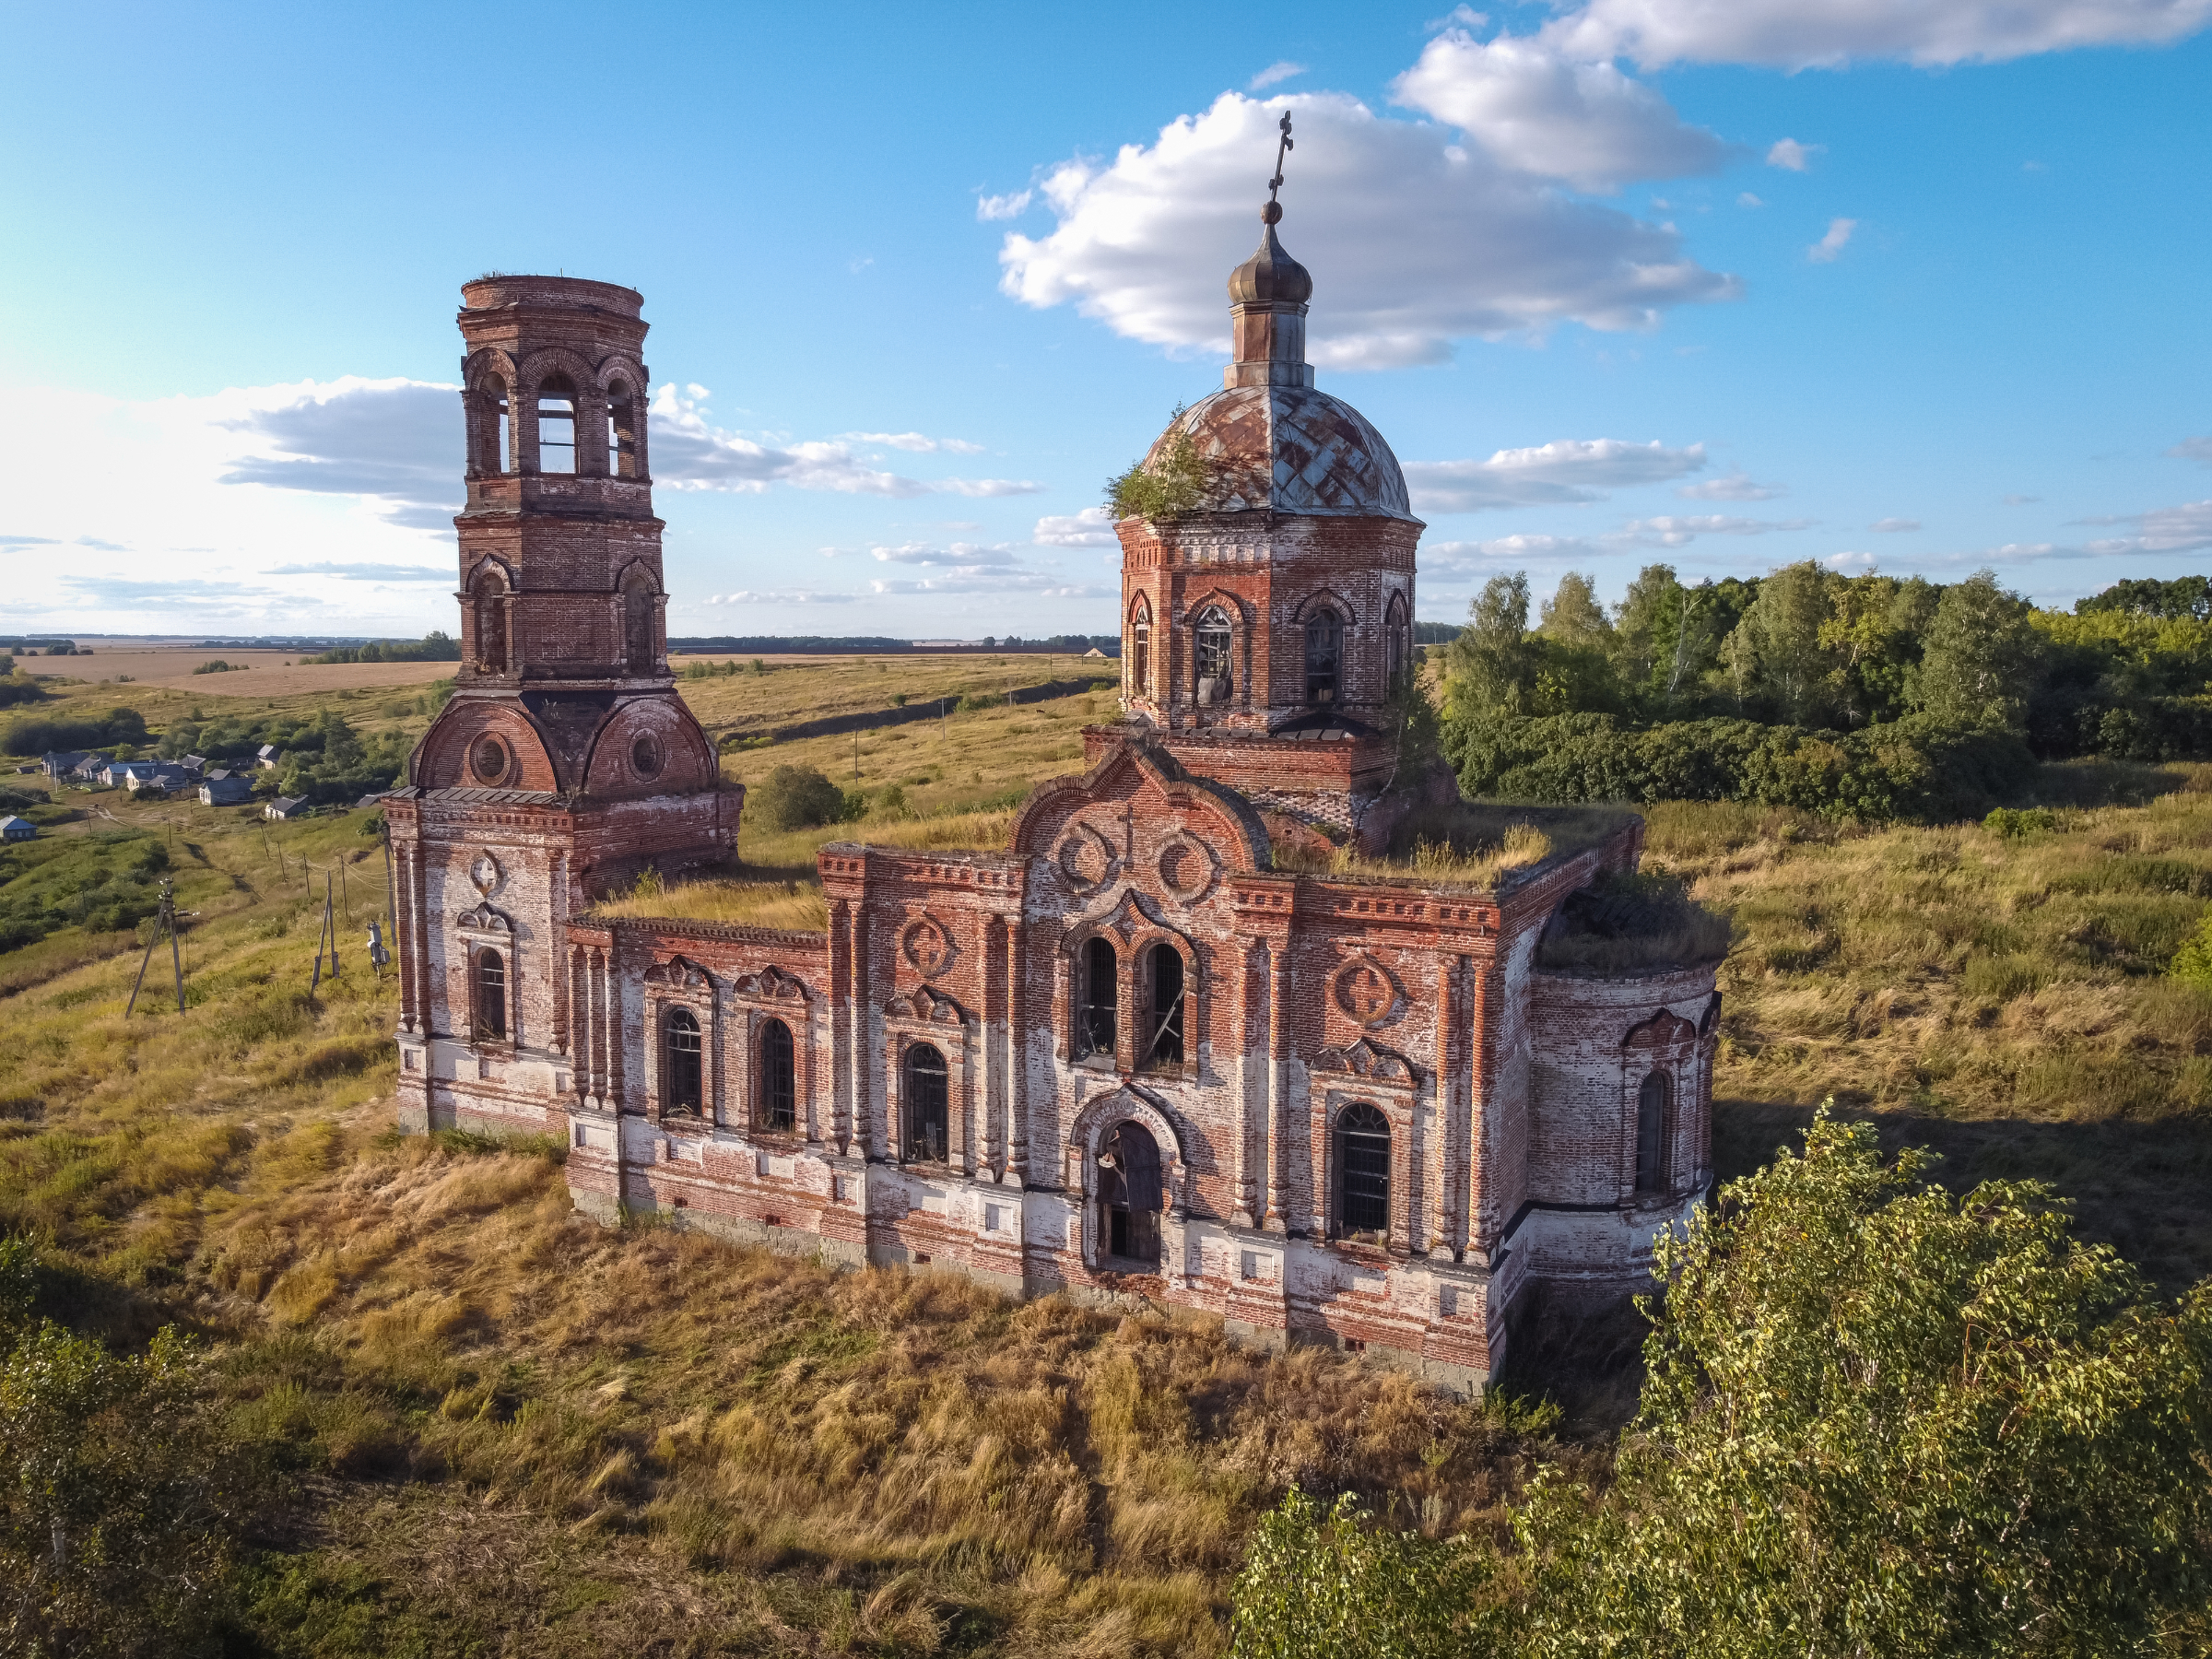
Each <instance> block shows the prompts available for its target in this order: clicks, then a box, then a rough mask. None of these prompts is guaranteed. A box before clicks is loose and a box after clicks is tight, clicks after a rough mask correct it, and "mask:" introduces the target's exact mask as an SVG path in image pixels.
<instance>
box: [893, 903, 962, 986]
mask: <svg viewBox="0 0 2212 1659" xmlns="http://www.w3.org/2000/svg"><path fill="white" fill-rule="evenodd" d="M901 944H902V947H903V948H904V950H905V952H906V959H907V960H908V961H910V962H912V964H913V965H914V971H916V972H917V973H919V974H921V975H922V977H923V978H924V979H935V978H936V977H937V975H938V974H940V973H942V972H944V971H945V970H946V969H947V968H949V967H951V966H952V936H951V935H949V934H947V932H946V931H945V924H943V923H941V922H939V921H938V920H937V919H936V918H935V916H924V917H922V918H921V919H920V920H919V921H916V922H913V923H911V924H908V926H907V930H906V936H905V938H904V939H903V940H902V941H901Z"/></svg>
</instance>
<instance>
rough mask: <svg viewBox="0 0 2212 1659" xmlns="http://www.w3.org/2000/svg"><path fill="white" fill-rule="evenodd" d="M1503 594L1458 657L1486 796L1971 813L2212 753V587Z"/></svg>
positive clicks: (1476, 606) (1478, 616) (1484, 607)
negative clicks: (2030, 595)
mask: <svg viewBox="0 0 2212 1659" xmlns="http://www.w3.org/2000/svg"><path fill="white" fill-rule="evenodd" d="M1529 609H1530V595H1529V585H1528V579H1527V577H1526V575H1525V574H1521V573H1515V574H1512V575H1500V576H1496V577H1493V578H1492V579H1491V580H1490V581H1489V582H1488V584H1486V585H1485V587H1484V588H1483V590H1482V592H1481V594H1479V595H1477V598H1476V599H1475V601H1474V603H1473V605H1472V606H1470V608H1469V614H1468V620H1467V624H1466V626H1465V628H1464V629H1461V630H1460V631H1459V633H1458V634H1457V635H1456V637H1455V638H1453V640H1452V641H1450V642H1449V643H1448V644H1447V645H1446V646H1445V647H1444V651H1443V665H1444V672H1443V684H1444V691H1445V698H1444V712H1443V720H1442V732H1441V744H1442V747H1443V751H1444V753H1445V754H1446V756H1447V757H1448V758H1449V759H1450V760H1451V761H1452V764H1453V767H1454V769H1455V770H1456V771H1457V772H1458V774H1459V777H1460V781H1461V784H1462V787H1464V788H1465V789H1466V790H1467V791H1468V793H1470V794H1488V795H1501V796H1505V797H1508V798H1519V799H1528V800H1539V801H1584V800H1589V801H1600V800H1605V801H1618V800H1629V801H1653V800H1722V799H1726V800H1739V801H1747V802H1753V803H1758V804H1763V805H1771V806H1801V807H1805V808H1807V809H1809V810H1815V811H1820V812H1826V813H1830V814H1831V815H1835V816H1843V817H1856V818H1923V819H1932V818H1959V817H1961V816H1966V815H1969V814H1979V813H1981V812H1983V811H1986V810H1988V809H1989V808H1990V807H1991V806H1995V805H1999V804H2001V803H2003V802H2005V801H2006V800H2008V799H2011V798H2014V797H2017V796H2018V795H2019V794H2020V793H2021V792H2022V791H2023V790H2024V789H2025V788H2027V786H2028V785H2029V783H2030V781H2031V779H2032V777H2033V775H2034V768H2035V765H2036V763H2037V762H2038V761H2040V760H2063V759H2073V758H2076V757H2080V756H2091V755H2094V756H2102V757H2106V758H2109V759H2122V760H2147V761H2159V760H2175V759H2206V758H2212V583H2207V582H2206V579H2205V578H2204V577H2201V576H2191V577H2183V578H2181V579H2179V580H2177V581H2172V582H2158V581H2129V582H2120V583H2117V584H2115V585H2114V586H2112V587H2111V588H2108V589H2106V590H2105V591H2104V592H2103V593H2101V594H2097V595H2096V596H2095V597H2093V598H2089V599H2084V600H2082V601H2080V602H2079V603H2078V604H2077V605H2076V606H2075V607H2074V609H2073V610H2072V611H2071V612H2070V613H2069V612H2065V611H2055V610H2049V611H2047V610H2039V609H2037V608H2036V607H2035V606H2031V605H2030V604H2029V603H2028V601H2026V600H2025V599H2023V598H2021V597H2020V596H2019V595H2018V594H2013V593H2009V592H2007V591H2006V589H2004V588H2003V587H2002V586H2000V585H1999V583H1998V582H1997V579H1996V577H1995V576H1994V574H1993V573H1992V572H1990V571H1980V572H1978V573H1976V574H1975V575H1972V576H1970V577H1968V578H1967V579H1966V580H1964V581H1962V582H1954V583H1951V584H1949V585H1938V584H1936V583H1935V582H1928V581H1925V580H1924V579H1923V578H1921V577H1917V576H1913V577H1904V578H1899V577H1892V576H1881V575H1866V576H1843V575H1841V574H1839V573H1838V572H1836V571H1830V570H1827V569H1825V568H1823V567H1822V566H1820V565H1818V564H1815V563H1811V562H1807V563H1804V564H1795V565H1789V566H1785V567H1784V568H1783V569H1781V570H1778V571H1771V572H1770V573H1769V574H1768V575H1766V576H1764V577H1762V578H1759V579H1756V580H1739V579H1737V578H1734V577H1731V578H1729V579H1727V580H1726V581H1723V582H1710V581H1707V582H1698V583H1696V584H1695V585H1687V584H1685V583H1684V582H1681V581H1680V580H1679V579H1678V578H1677V575H1676V573H1675V571H1674V570H1673V569H1672V567H1670V566H1667V565H1663V564H1654V565H1647V566H1645V567H1644V569H1643V570H1642V571H1641V572H1640V573H1639V574H1638V576H1637V578H1636V580H1635V581H1634V582H1632V583H1630V587H1629V591H1628V594H1627V595H1626V596H1625V597H1624V598H1623V599H1622V600H1621V602H1620V603H1619V604H1618V605H1617V606H1612V607H1610V608H1609V609H1608V607H1606V606H1603V605H1601V604H1600V603H1599V602H1598V600H1597V598H1596V594H1595V593H1594V584H1593V582H1591V579H1590V578H1589V577H1587V576H1583V575H1579V574H1575V573H1572V572H1571V573H1569V574H1568V575H1566V576H1564V577H1562V578H1561V579H1560V582H1559V587H1558V589H1557V591H1556V592H1554V594H1552V596H1551V597H1550V598H1549V599H1547V600H1545V601H1544V602H1543V604H1542V606H1541V607H1540V608H1539V610H1538V613H1537V616H1536V618H1535V625H1534V626H1533V627H1532V626H1531V618H1530V616H1529Z"/></svg>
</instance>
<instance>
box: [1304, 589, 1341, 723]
mask: <svg viewBox="0 0 2212 1659" xmlns="http://www.w3.org/2000/svg"><path fill="white" fill-rule="evenodd" d="M1343 657H1344V624H1343V622H1342V621H1340V620H1339V619H1338V618H1337V616H1336V613H1335V611H1333V610H1317V611H1315V612H1314V613H1313V616H1312V620H1311V621H1309V622H1308V623H1307V624H1306V700H1307V701H1308V702H1310V703H1333V702H1335V701H1336V700H1337V698H1338V696H1339V693H1340V689H1341V683H1342V682H1341V680H1340V678H1339V675H1338V669H1339V667H1340V665H1341V664H1342V661H1343Z"/></svg>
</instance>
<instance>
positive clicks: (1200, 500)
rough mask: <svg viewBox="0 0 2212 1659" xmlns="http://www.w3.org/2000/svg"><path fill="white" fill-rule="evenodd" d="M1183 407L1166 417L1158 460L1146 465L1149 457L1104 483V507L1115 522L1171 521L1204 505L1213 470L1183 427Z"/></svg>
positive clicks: (1176, 407) (1141, 458)
mask: <svg viewBox="0 0 2212 1659" xmlns="http://www.w3.org/2000/svg"><path fill="white" fill-rule="evenodd" d="M1182 416H1183V406H1182V405H1181V404H1177V405H1176V406H1175V412H1174V414H1172V415H1171V416H1170V417H1169V418H1168V432H1169V437H1168V439H1167V441H1166V443H1165V444H1164V446H1157V447H1159V461H1158V462H1157V463H1156V464H1155V465H1150V466H1147V465H1146V464H1145V463H1146V461H1147V460H1149V459H1150V457H1149V455H1147V456H1143V457H1140V458H1138V459H1137V460H1136V461H1135V462H1133V463H1131V465H1130V467H1129V470H1128V471H1127V472H1124V473H1120V474H1117V475H1116V476H1115V477H1111V478H1109V479H1107V480H1106V505H1107V506H1108V507H1109V508H1111V509H1112V512H1113V516H1114V517H1115V518H1117V519H1125V518H1143V519H1155V520H1157V519H1170V518H1180V517H1182V514H1184V513H1186V512H1196V511H1197V510H1198V509H1199V508H1200V507H1201V506H1203V505H1204V504H1205V502H1206V486H1207V485H1208V484H1210V483H1211V482H1212V469H1211V468H1210V467H1209V466H1207V465H1206V458H1205V457H1204V456H1203V455H1201V454H1200V453H1198V443H1197V441H1196V440H1195V439H1194V438H1193V437H1192V436H1191V434H1190V433H1189V431H1187V430H1186V429H1184V428H1183V425H1182Z"/></svg>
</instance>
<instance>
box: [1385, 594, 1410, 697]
mask: <svg viewBox="0 0 2212 1659" xmlns="http://www.w3.org/2000/svg"><path fill="white" fill-rule="evenodd" d="M1383 631H1384V634H1385V642H1384V646H1383V649H1384V650H1385V652H1387V653H1388V656H1389V660H1388V662H1387V663H1386V664H1385V665H1384V667H1385V671H1386V672H1387V674H1388V676H1389V685H1390V692H1391V695H1392V696H1396V695H1398V694H1399V693H1400V692H1401V691H1403V690H1404V689H1405V688H1406V670H1407V668H1408V667H1410V666H1411V665H1412V662H1413V629H1411V628H1410V627H1408V626H1407V625H1406V595H1405V594H1393V595H1392V596H1391V601H1390V618H1389V622H1388V624H1387V626H1386V627H1385V629H1384V630H1383Z"/></svg>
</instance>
